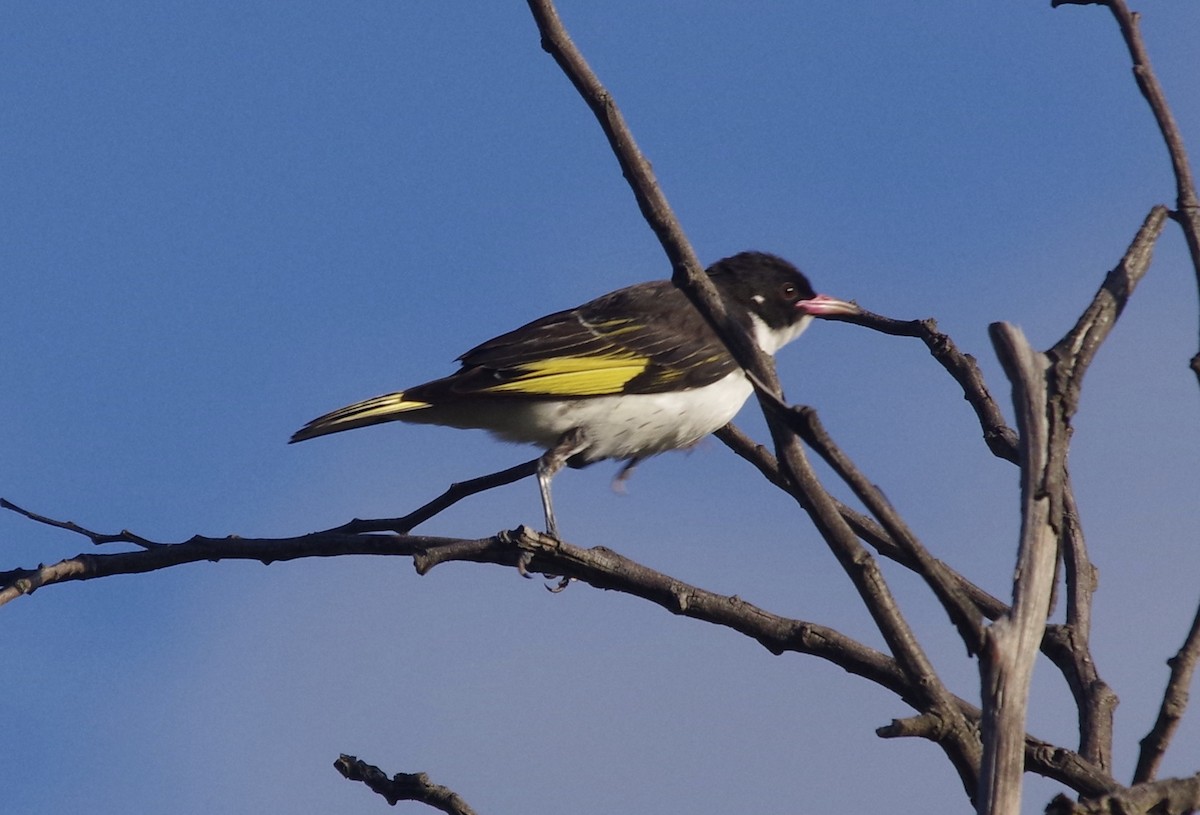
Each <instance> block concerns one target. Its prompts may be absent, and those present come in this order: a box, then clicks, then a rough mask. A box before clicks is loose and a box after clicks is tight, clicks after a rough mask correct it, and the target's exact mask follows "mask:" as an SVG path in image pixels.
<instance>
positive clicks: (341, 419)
mask: <svg viewBox="0 0 1200 815" xmlns="http://www.w3.org/2000/svg"><path fill="white" fill-rule="evenodd" d="M427 407H429V403H428V402H418V401H417V400H415V399H406V398H404V393H403V392H399V393H388V394H384V395H383V396H376V397H374V398H372V399H366V400H364V401H362V402H355V403H354V404H353V405H346V407H344V408H338V409H337V410H335V411H332V412H330V413H326V414H325V415H324V416H318V417H317V418H315V419H313V420H312V421H311V422H309V423H308V424H306V425H305V426H304V427H302V428H300V429H299V430H297V431H296V432H295V433H293V434H292V437H291V439H289V440H288V444H295V443H296V442H298V441H305V440H307V439H314V438H316V437H317V436H327V435H329V434H330V433H341V432H342V431H343V430H353V429H354V428H356V427H367V426H368V425H373V424H380V423H382V422H390V421H393V420H394V419H398V418H400V415H401V414H403V413H408V412H409V411H413V410H421V409H422V408H427Z"/></svg>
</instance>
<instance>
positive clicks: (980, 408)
mask: <svg viewBox="0 0 1200 815" xmlns="http://www.w3.org/2000/svg"><path fill="white" fill-rule="evenodd" d="M860 308H861V307H860ZM827 319H829V320H837V321H841V322H847V323H854V324H855V325H861V326H863V327H864V328H870V329H872V330H874V331H879V332H881V333H883V334H890V335H891V336H893V337H916V338H917V339H919V340H921V342H923V343H925V346H926V347H927V348H928V349H929V353H930V354H931V355H933V358H934V359H935V360H937V361H938V363H939V364H940V365H941V366H942V367H943V368H945V369H946V371H947V373H949V374H950V376H952V377H953V378H954V381H955V382H957V383H958V384H959V387H961V388H962V391H963V398H964V399H966V400H967V402H968V403H969V404H970V405H971V407H972V408H973V409H974V410H975V415H976V417H978V419H979V426H980V428H982V430H983V441H984V443H985V444H987V446H988V449H989V450H991V451H992V454H993V455H995V456H996V457H998V458H1002V459H1004V460H1005V461H1011V462H1012V463H1013V464H1016V463H1017V434H1016V431H1014V430H1013V429H1012V428H1011V427H1009V426H1008V425H1007V424H1006V423H1005V421H1004V414H1003V413H1002V412H1001V411H1000V406H999V405H997V404H996V400H995V399H993V398H992V394H991V392H990V391H989V390H988V387H987V383H986V382H984V380H983V372H982V371H980V370H979V363H977V362H976V361H975V357H973V356H971V355H970V354H964V353H962V352H961V351H959V350H958V346H956V345H955V344H954V340H952V339H950V336H949V335H948V334H943V333H942V332H941V331H938V327H937V321H936V320H934V319H933V318H932V317H929V318H926V319H924V320H894V319H892V318H891V317H884V316H883V315H880V314H874V313H872V312H870V311H866V310H863V311H862V313H861V314H846V315H831V316H829V317H828V318H827Z"/></svg>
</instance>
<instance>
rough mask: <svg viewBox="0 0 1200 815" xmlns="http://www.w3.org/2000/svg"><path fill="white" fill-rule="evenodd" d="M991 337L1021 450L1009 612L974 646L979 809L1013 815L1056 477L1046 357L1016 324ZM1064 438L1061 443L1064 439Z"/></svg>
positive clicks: (1050, 571) (1049, 580)
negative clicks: (1009, 391)
mask: <svg viewBox="0 0 1200 815" xmlns="http://www.w3.org/2000/svg"><path fill="white" fill-rule="evenodd" d="M991 336H992V342H993V343H994V344H995V346H996V354H997V355H998V356H999V357H1000V362H1001V364H1003V366H1004V370H1005V373H1006V374H1007V375H1008V378H1009V379H1010V380H1011V381H1012V384H1013V407H1014V408H1015V409H1016V412H1017V427H1018V428H1019V430H1020V434H1021V436H1020V438H1021V443H1020V452H1021V543H1020V548H1019V551H1018V554H1017V573H1016V577H1015V579H1014V580H1013V603H1012V610H1011V611H1010V613H1009V614H1008V615H1006V616H1004V617H1002V618H1000V619H999V620H997V621H996V622H994V623H992V625H991V626H989V627H988V629H987V632H986V634H985V637H984V645H983V649H982V650H981V652H980V659H979V672H980V676H981V679H982V694H983V761H982V766H981V769H980V787H979V799H978V804H977V807H978V811H979V813H980V814H981V815H985V814H986V815H1015V813H1018V812H1020V808H1021V781H1022V774H1023V770H1024V760H1023V751H1024V733H1025V716H1026V710H1027V707H1028V703H1029V685H1030V680H1031V679H1032V676H1033V663H1034V659H1035V657H1036V656H1037V650H1038V644H1039V643H1040V642H1041V641H1042V636H1043V632H1044V631H1045V627H1046V615H1047V614H1048V613H1049V610H1050V593H1051V589H1052V587H1053V583H1054V564H1055V558H1056V552H1057V549H1056V547H1057V545H1058V537H1059V535H1058V529H1059V527H1060V526H1061V515H1057V516H1056V512H1061V506H1062V504H1061V500H1054V493H1055V492H1056V491H1060V490H1061V488H1062V486H1061V480H1060V479H1059V477H1058V474H1057V473H1055V472H1053V471H1051V470H1050V469H1049V468H1051V467H1053V466H1054V462H1055V456H1054V455H1052V454H1051V449H1050V448H1051V446H1052V444H1053V443H1054V438H1055V434H1054V433H1053V428H1052V427H1051V420H1050V417H1049V415H1048V413H1049V410H1048V407H1047V395H1046V370H1047V368H1048V367H1049V361H1048V360H1047V359H1046V357H1045V355H1043V354H1039V353H1037V352H1035V351H1034V350H1033V349H1032V348H1030V347H1029V343H1028V341H1027V340H1026V339H1025V337H1024V335H1023V334H1022V333H1021V332H1020V330H1019V329H1016V328H1013V327H1012V326H1009V325H1007V324H1004V323H995V324H993V325H992V326H991ZM1064 443H1065V441H1064Z"/></svg>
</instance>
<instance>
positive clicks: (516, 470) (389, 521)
mask: <svg viewBox="0 0 1200 815" xmlns="http://www.w3.org/2000/svg"><path fill="white" fill-rule="evenodd" d="M537 465H538V460H537V459H536V458H535V459H532V460H530V461H526V462H525V463H523V464H518V465H516V466H515V467H509V468H508V469H507V470H500V471H499V472H495V473H489V474H488V475H481V476H479V477H478V478H472V479H469V480H467V481H457V482H455V483H453V484H451V485H450V486H449V487H448V488H447V489H446V491H445V492H443V493H442V494H441V495H439V496H438V497H437V498H434V499H433V500H432V501H430V502H429V503H428V504H425V505H424V506H421V507H418V508H417V509H415V510H413V511H412V512H410V513H408V514H407V515H405V516H404V517H402V518H375V519H371V520H360V519H359V518H355V519H354V520H352V521H348V522H346V523H344V524H342V525H341V526H335V527H333V528H332V529H326V530H325V532H328V533H331V534H346V535H356V534H358V533H360V532H395V533H396V534H399V535H407V534H408V533H409V532H411V531H412V530H413V529H414V528H415V527H416V526H417V525H418V524H423V523H425V522H426V521H428V520H429V519H430V518H432V517H433V516H435V515H437V514H438V513H439V512H442V511H443V510H445V509H447V508H449V507H451V506H453V505H454V504H456V503H458V502H459V501H461V500H462V499H464V498H467V497H469V496H472V495H475V494H477V493H480V492H484V491H486V490H491V489H495V488H496V487H503V486H504V485H505V484H511V483H513V482H514V481H520V480H521V479H522V478H528V477H529V476H531V475H534V474H535V473H536V472H537Z"/></svg>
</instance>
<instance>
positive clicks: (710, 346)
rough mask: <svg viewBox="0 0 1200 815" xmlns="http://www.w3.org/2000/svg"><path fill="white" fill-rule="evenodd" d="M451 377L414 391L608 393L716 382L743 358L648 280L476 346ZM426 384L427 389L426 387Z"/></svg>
mask: <svg viewBox="0 0 1200 815" xmlns="http://www.w3.org/2000/svg"><path fill="white" fill-rule="evenodd" d="M459 359H460V361H461V362H462V366H463V367H462V370H460V371H459V372H458V373H456V374H454V375H453V376H449V377H447V378H445V379H441V380H438V381H436V382H430V383H428V385H421V386H419V387H417V388H413V389H410V390H409V391H408V392H407V395H408V396H410V397H412V398H416V399H421V398H431V399H435V400H443V399H446V398H448V397H451V398H452V397H453V396H454V395H464V394H471V395H483V394H493V395H496V396H518V397H519V396H558V397H571V396H604V395H612V394H622V393H661V392H663V391H668V390H678V389H682V388H698V387H702V386H704V385H708V384H711V383H713V382H716V381H717V380H719V379H721V378H723V377H725V376H726V375H728V374H729V373H731V372H732V371H735V370H737V363H735V362H734V360H733V358H732V357H730V356H729V352H728V351H726V350H725V347H724V346H723V345H722V344H721V342H720V340H719V339H718V338H717V336H716V334H715V333H714V332H713V331H712V329H711V328H710V327H709V325H708V324H707V323H706V322H705V321H704V319H703V318H702V317H701V316H700V314H699V313H698V312H697V311H696V310H695V309H694V308H693V307H692V305H691V303H689V302H688V300H687V298H686V297H685V296H684V294H683V293H682V292H680V291H679V290H678V289H677V288H675V287H674V286H673V285H671V284H670V283H668V282H665V281H663V282H657V283H642V284H639V285H637V286H631V287H629V288H626V289H621V290H619V291H615V292H612V293H611V294H606V295H604V296H603V297H600V298H597V299H596V300H593V301H591V302H589V303H585V304H584V305H582V306H580V307H578V308H575V309H571V310H569V311H560V312H557V313H555V314H550V315H548V316H546V317H542V318H541V319H539V320H534V321H533V322H531V323H529V324H527V325H524V326H522V327H520V328H518V329H516V330H515V331H510V332H509V333H507V334H503V335H501V336H499V337H496V338H495V339H492V340H488V341H487V342H485V343H483V344H482V345H479V346H477V347H475V348H472V349H471V350H470V351H468V352H467V353H465V354H463V355H462V356H461V357H460V358H459ZM426 389H428V390H426Z"/></svg>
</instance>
